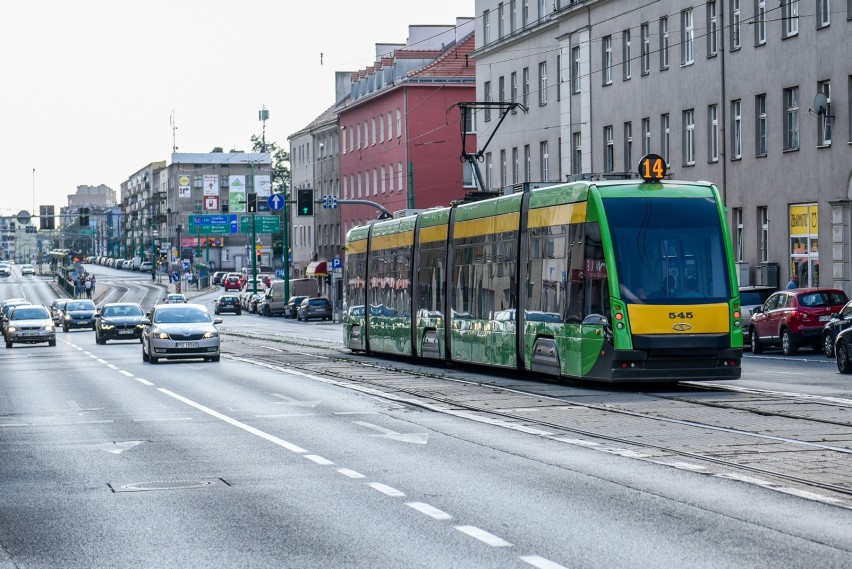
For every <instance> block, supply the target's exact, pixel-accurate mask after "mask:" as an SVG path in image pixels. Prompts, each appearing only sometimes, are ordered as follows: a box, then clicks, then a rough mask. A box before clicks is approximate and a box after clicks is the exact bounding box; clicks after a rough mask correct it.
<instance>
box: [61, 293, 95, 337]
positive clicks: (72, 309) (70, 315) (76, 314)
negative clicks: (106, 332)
mask: <svg viewBox="0 0 852 569" xmlns="http://www.w3.org/2000/svg"><path fill="white" fill-rule="evenodd" d="M95 310H96V308H95V303H94V302H92V301H91V300H88V299H79V300H69V301H68V302H67V303H66V304H65V310H64V311H63V315H62V331H63V332H67V331H68V330H71V329H73V328H91V329H92V330H94V329H95Z"/></svg>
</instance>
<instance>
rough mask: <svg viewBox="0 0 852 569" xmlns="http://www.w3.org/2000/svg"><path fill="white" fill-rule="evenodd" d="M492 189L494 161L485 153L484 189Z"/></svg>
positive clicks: (488, 153)
mask: <svg viewBox="0 0 852 569" xmlns="http://www.w3.org/2000/svg"><path fill="white" fill-rule="evenodd" d="M493 187H494V160H493V159H492V158H491V153H490V152H486V153H485V189H486V190H491V189H492V188H493Z"/></svg>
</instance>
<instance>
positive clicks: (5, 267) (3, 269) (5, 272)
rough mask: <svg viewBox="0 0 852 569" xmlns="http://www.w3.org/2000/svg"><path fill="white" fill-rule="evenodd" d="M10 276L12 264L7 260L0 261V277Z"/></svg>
mask: <svg viewBox="0 0 852 569" xmlns="http://www.w3.org/2000/svg"><path fill="white" fill-rule="evenodd" d="M9 276H12V265H10V264H9V263H7V262H3V263H0V277H9Z"/></svg>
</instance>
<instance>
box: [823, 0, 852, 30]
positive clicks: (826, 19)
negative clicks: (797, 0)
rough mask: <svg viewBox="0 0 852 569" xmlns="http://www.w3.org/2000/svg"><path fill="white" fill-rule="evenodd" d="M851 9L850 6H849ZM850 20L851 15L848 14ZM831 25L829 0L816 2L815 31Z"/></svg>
mask: <svg viewBox="0 0 852 569" xmlns="http://www.w3.org/2000/svg"><path fill="white" fill-rule="evenodd" d="M850 7H852V6H850ZM849 17H850V18H852V14H849ZM829 24H831V0H817V29H819V28H826V27H828V25H829Z"/></svg>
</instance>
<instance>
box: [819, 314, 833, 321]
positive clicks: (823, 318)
mask: <svg viewBox="0 0 852 569" xmlns="http://www.w3.org/2000/svg"><path fill="white" fill-rule="evenodd" d="M829 320H831V315H830V314H823V315H822V316H820V317H819V321H820V322H828V321H829Z"/></svg>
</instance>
